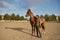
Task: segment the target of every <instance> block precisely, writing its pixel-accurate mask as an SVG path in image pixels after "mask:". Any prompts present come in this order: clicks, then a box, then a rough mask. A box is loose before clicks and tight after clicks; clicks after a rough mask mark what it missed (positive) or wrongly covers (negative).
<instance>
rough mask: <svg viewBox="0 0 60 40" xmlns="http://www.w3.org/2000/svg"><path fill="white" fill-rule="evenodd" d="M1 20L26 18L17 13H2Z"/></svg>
mask: <svg viewBox="0 0 60 40" xmlns="http://www.w3.org/2000/svg"><path fill="white" fill-rule="evenodd" d="M0 20H26V18H24V16H20V15H19V14H17V15H15V14H14V13H13V14H11V15H9V14H8V13H6V14H5V15H3V16H2V15H0Z"/></svg>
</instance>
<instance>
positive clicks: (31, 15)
mask: <svg viewBox="0 0 60 40" xmlns="http://www.w3.org/2000/svg"><path fill="white" fill-rule="evenodd" d="M25 16H26V17H27V16H30V24H31V26H32V35H33V32H35V26H34V25H35V16H34V15H33V13H32V12H31V10H30V9H28V11H27V13H26V15H25ZM40 21H41V23H40V25H41V26H42V29H45V27H44V26H43V23H44V22H45V20H43V18H42V19H40Z"/></svg>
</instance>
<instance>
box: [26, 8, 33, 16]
mask: <svg viewBox="0 0 60 40" xmlns="http://www.w3.org/2000/svg"><path fill="white" fill-rule="evenodd" d="M31 13H32V12H31V10H30V9H28V11H27V13H26V15H25V16H26V17H27V16H30V15H31Z"/></svg>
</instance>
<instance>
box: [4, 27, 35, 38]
mask: <svg viewBox="0 0 60 40" xmlns="http://www.w3.org/2000/svg"><path fill="white" fill-rule="evenodd" d="M5 29H12V30H17V31H20V32H23V33H26V34H28V35H30V36H32V34H31V33H29V32H26V31H23V30H28V31H31V30H29V29H26V28H11V27H5ZM34 37H36V36H35V35H34Z"/></svg>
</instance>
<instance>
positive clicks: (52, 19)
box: [0, 13, 60, 22]
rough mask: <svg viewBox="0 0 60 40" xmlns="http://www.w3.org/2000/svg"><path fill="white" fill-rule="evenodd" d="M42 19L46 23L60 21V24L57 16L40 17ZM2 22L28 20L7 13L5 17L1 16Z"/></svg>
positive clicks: (59, 17) (46, 15) (59, 18)
mask: <svg viewBox="0 0 60 40" xmlns="http://www.w3.org/2000/svg"><path fill="white" fill-rule="evenodd" d="M40 17H44V18H45V20H46V21H59V22H60V16H56V15H54V14H51V15H48V14H45V15H40ZM0 20H27V19H26V18H24V16H20V15H19V14H17V15H15V14H14V13H13V14H11V15H9V14H8V13H6V14H5V15H3V18H2V15H0Z"/></svg>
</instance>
